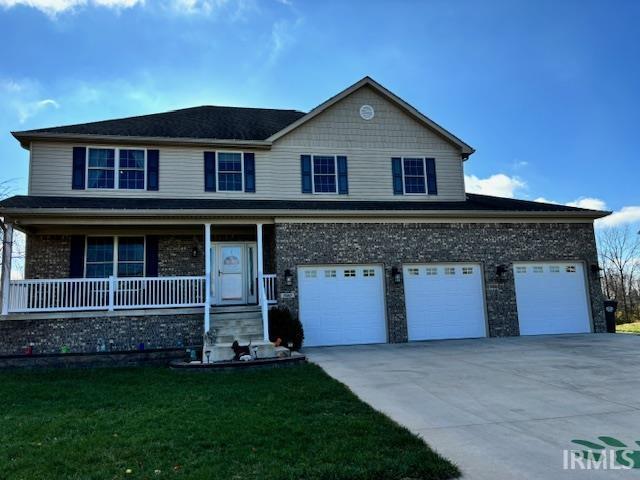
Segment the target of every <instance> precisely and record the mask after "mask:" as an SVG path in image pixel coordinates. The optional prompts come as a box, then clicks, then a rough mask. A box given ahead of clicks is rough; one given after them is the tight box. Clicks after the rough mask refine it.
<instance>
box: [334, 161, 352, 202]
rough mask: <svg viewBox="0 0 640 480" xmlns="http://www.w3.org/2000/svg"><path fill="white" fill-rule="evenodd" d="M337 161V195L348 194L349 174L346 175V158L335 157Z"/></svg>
mask: <svg viewBox="0 0 640 480" xmlns="http://www.w3.org/2000/svg"><path fill="white" fill-rule="evenodd" d="M336 158H337V160H338V193H339V194H340V195H347V194H348V193H349V174H348V173H347V157H336Z"/></svg>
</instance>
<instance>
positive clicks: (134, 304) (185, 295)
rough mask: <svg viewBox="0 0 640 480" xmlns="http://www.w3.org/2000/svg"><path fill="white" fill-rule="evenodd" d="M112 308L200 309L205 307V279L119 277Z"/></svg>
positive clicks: (116, 282) (116, 281) (116, 280)
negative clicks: (199, 307)
mask: <svg viewBox="0 0 640 480" xmlns="http://www.w3.org/2000/svg"><path fill="white" fill-rule="evenodd" d="M114 281H115V284H116V285H115V290H114V292H115V295H114V305H113V308H116V309H117V308H158V307H160V308H167V307H198V306H202V305H204V293H205V285H204V277H142V278H117V279H114Z"/></svg>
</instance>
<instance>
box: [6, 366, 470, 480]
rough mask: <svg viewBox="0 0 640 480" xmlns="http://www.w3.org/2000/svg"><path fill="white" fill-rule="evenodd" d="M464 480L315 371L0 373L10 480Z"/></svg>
mask: <svg viewBox="0 0 640 480" xmlns="http://www.w3.org/2000/svg"><path fill="white" fill-rule="evenodd" d="M456 475H458V470H457V469H456V467H455V466H453V465H452V464H451V463H449V462H448V461H446V460H444V459H443V458H441V457H440V456H438V455H437V454H435V453H434V452H433V451H431V450H430V449H429V448H428V447H427V446H425V444H424V443H423V442H422V441H421V440H420V439H418V438H417V437H415V436H414V435H412V434H411V433H409V432H408V431H407V430H405V429H404V428H402V427H399V426H398V425H396V424H395V423H393V422H392V421H391V420H389V419H388V418H387V417H385V416H384V415H382V414H380V413H377V412H376V411H374V410H373V409H372V408H370V407H369V406H367V405H366V404H364V403H362V402H361V401H359V400H358V399H357V398H356V397H355V396H354V395H353V394H352V393H351V392H350V391H349V390H348V389H347V388H345V387H344V386H343V385H342V384H340V383H338V382H337V381H335V380H333V379H331V378H330V377H328V376H327V375H326V374H325V373H324V372H323V371H322V370H321V369H320V368H318V367H316V366H314V365H304V366H298V367H291V368H280V369H269V370H256V371H243V372H174V371H171V370H169V369H167V368H139V369H133V368H132V369H95V370H56V371H51V370H50V371H31V372H24V371H23V372H20V371H14V372H0V478H2V479H4V478H7V479H14V478H15V479H18V478H19V479H47V480H49V479H66V478H73V479H83V480H84V479H118V478H149V479H154V478H202V479H231V480H233V479H237V480H245V479H260V480H268V479H335V480H337V479H372V480H373V479H375V480H381V479H406V478H411V479H418V478H420V479H429V478H434V479H444V478H452V477H455V476H456Z"/></svg>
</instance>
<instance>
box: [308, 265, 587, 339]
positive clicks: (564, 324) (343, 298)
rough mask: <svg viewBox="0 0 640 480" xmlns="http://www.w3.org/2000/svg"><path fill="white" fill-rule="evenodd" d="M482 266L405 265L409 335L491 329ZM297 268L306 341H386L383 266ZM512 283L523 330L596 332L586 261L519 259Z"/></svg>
mask: <svg viewBox="0 0 640 480" xmlns="http://www.w3.org/2000/svg"><path fill="white" fill-rule="evenodd" d="M483 267H484V266H483V265H482V264H480V263H473V262H471V263H459V262H458V263H422V264H411V263H407V264H404V265H402V270H401V272H402V276H401V281H402V283H403V287H404V288H403V290H404V307H405V313H406V322H407V338H408V340H409V341H419V340H436V339H454V338H477V337H485V336H488V326H487V308H486V298H485V297H486V295H485V272H484V270H483ZM297 274H298V289H299V292H298V294H299V299H298V302H299V303H298V304H299V314H300V319H301V321H302V324H303V327H304V331H305V345H306V346H326V345H354V344H367V343H384V342H386V341H387V297H386V285H385V275H384V269H383V267H382V266H381V265H375V264H371V265H346V264H334V265H321V266H302V267H299V268H298V272H297ZM390 281H391V282H393V281H394V280H393V279H391V280H390ZM509 281H510V280H509ZM513 282H514V287H515V297H516V305H517V315H518V322H519V329H520V334H521V335H542V334H559V333H586V332H590V331H592V328H591V314H590V307H589V301H588V298H589V295H588V292H587V283H586V282H587V279H586V275H585V271H584V266H583V263H582V262H576V261H567V262H514V263H513Z"/></svg>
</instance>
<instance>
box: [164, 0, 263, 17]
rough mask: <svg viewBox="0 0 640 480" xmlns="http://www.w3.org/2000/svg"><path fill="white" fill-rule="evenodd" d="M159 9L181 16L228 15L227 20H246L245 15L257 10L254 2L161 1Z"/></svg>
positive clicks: (215, 0) (211, 0) (240, 0)
mask: <svg viewBox="0 0 640 480" xmlns="http://www.w3.org/2000/svg"><path fill="white" fill-rule="evenodd" d="M159 3H160V5H161V7H162V8H164V9H165V10H168V11H170V12H172V13H176V14H183V15H216V14H218V13H221V12H223V11H224V12H226V13H227V14H228V17H227V18H228V20H231V21H238V20H244V19H246V16H245V15H246V13H247V12H250V11H256V10H257V9H258V7H257V5H256V3H255V2H254V0H162V1H161V2H159Z"/></svg>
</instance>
